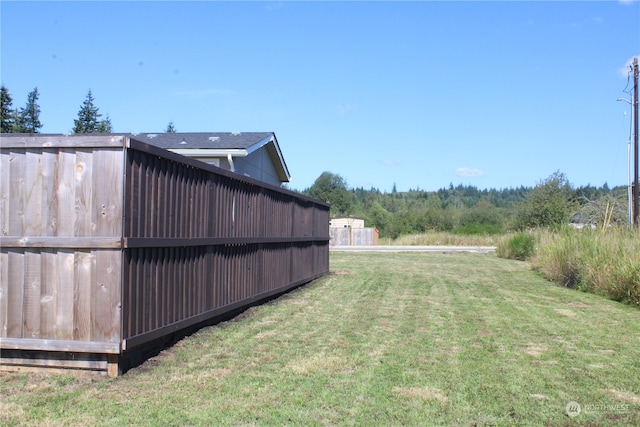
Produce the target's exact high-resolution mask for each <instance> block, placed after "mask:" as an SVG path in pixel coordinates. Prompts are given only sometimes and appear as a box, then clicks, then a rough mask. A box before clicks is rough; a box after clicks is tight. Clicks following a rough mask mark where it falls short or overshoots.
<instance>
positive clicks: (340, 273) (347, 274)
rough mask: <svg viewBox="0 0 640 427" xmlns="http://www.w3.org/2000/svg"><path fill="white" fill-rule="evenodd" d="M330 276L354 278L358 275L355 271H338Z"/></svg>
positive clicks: (332, 272)
mask: <svg viewBox="0 0 640 427" xmlns="http://www.w3.org/2000/svg"><path fill="white" fill-rule="evenodd" d="M329 275H331V276H346V277H352V276H355V275H356V273H354V272H353V271H346V270H338V271H331V272H330V273H329Z"/></svg>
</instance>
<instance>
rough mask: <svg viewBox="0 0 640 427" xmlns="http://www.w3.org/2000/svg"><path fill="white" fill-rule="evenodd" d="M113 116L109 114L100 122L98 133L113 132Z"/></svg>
mask: <svg viewBox="0 0 640 427" xmlns="http://www.w3.org/2000/svg"><path fill="white" fill-rule="evenodd" d="M111 130H112V128H111V117H109V114H107V117H106V118H105V119H104V120H102V121H101V122H100V123H98V126H97V128H96V133H111Z"/></svg>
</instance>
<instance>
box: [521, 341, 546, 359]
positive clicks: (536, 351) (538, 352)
mask: <svg viewBox="0 0 640 427" xmlns="http://www.w3.org/2000/svg"><path fill="white" fill-rule="evenodd" d="M548 350H549V348H548V347H547V346H546V345H544V344H531V343H529V344H527V348H526V349H525V350H524V352H525V353H526V354H528V355H529V356H534V357H540V356H542V355H543V354H545V353H546V352H547V351H548Z"/></svg>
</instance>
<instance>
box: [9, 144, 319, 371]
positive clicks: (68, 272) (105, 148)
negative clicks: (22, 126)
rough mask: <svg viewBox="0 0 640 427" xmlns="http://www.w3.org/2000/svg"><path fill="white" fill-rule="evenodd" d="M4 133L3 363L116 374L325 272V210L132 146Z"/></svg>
mask: <svg viewBox="0 0 640 427" xmlns="http://www.w3.org/2000/svg"><path fill="white" fill-rule="evenodd" d="M134 138H135V137H127V136H118V135H106V136H87V135H77V136H24V135H22V136H3V137H2V140H1V145H0V147H1V157H0V227H1V230H0V231H1V234H0V246H1V248H0V261H1V263H0V322H1V324H2V330H1V331H0V350H2V351H1V353H0V362H1V363H2V368H3V369H12V370H17V369H29V368H33V367H42V366H47V367H61V368H68V367H71V368H79V369H90V370H102V371H106V372H108V373H109V374H110V375H116V374H117V373H118V371H119V369H120V362H121V361H122V360H123V358H124V357H127V355H128V354H130V353H131V352H133V351H136V350H139V349H140V348H144V346H145V345H147V344H148V343H150V342H152V341H154V340H157V339H160V338H162V337H163V336H167V335H169V334H172V333H174V332H176V331H180V330H184V329H185V328H188V327H192V326H194V325H197V324H199V323H201V322H205V321H207V320H209V319H212V318H215V317H217V316H220V315H223V314H225V313H228V312H230V311H233V310H236V309H238V308H241V307H244V306H247V305H249V304H252V303H255V302H258V301H262V300H264V299H265V298H268V297H270V296H273V295H277V294H279V293H282V292H284V291H287V290H289V289H291V288H293V287H295V286H298V285H300V284H303V283H306V282H308V281H311V280H313V279H315V278H317V277H320V276H322V275H324V274H326V273H327V272H328V271H329V255H328V253H329V251H328V248H329V207H328V205H326V204H325V203H323V202H320V201H318V200H314V199H311V198H308V197H305V196H303V195H300V194H297V193H294V192H291V191H287V190H283V189H280V188H278V187H274V186H271V185H268V184H265V183H262V182H259V181H257V180H254V179H251V178H247V177H242V176H239V175H237V174H234V173H231V172H227V171H225V170H222V169H219V168H216V167H214V166H209V165H206V164H204V163H201V162H198V161H195V160H191V159H188V158H186V157H182V156H179V155H176V154H173V153H170V152H168V151H166V150H162V149H159V148H157V147H153V146H149V145H146V144H144V143H142V142H139V141H136V140H135V139H134Z"/></svg>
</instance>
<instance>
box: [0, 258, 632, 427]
mask: <svg viewBox="0 0 640 427" xmlns="http://www.w3.org/2000/svg"><path fill="white" fill-rule="evenodd" d="M331 271H332V274H331V275H329V276H326V277H324V278H322V279H320V280H317V281H315V282H313V283H311V284H309V285H307V286H304V287H302V288H300V289H298V290H296V291H294V292H291V293H290V294H287V295H285V296H283V297H281V298H279V299H277V300H274V301H273V302H270V303H268V304H265V305H262V306H260V307H255V308H252V309H250V310H248V311H247V312H245V313H244V314H242V315H241V316H239V317H238V318H237V319H234V320H232V321H229V322H225V323H222V324H219V325H216V326H213V327H210V328H206V329H203V330H201V331H200V332H198V333H196V334H194V335H193V336H191V337H188V338H186V339H184V340H182V341H181V342H179V343H178V344H177V345H175V346H173V347H172V348H170V349H167V350H166V351H164V352H163V353H161V354H160V355H159V356H157V357H155V358H154V359H152V360H150V361H148V362H147V363H145V364H144V365H142V366H141V367H139V368H136V369H134V370H132V371H130V372H128V373H127V374H126V375H124V376H122V377H119V378H116V379H100V380H96V379H86V378H78V377H72V376H59V375H41V374H39V375H34V374H1V375H2V380H3V381H2V382H1V383H0V391H1V392H2V396H3V398H2V399H3V400H2V401H1V403H0V422H2V424H3V425H5V424H6V425H34V424H50V425H87V424H95V425H363V426H364V425H367V426H368V425H465V426H467V425H469V426H470V425H475V426H478V425H579V424H589V423H590V424H591V425H620V426H627V425H640V380H638V378H640V362H639V361H640V310H638V309H636V308H633V307H630V306H626V305H623V304H619V303H615V302H612V301H609V300H606V299H604V298H601V297H598V296H596V295H592V294H587V293H582V292H578V291H574V290H569V289H565V288H562V287H558V286H555V285H553V284H551V283H549V282H547V281H545V280H543V279H542V278H540V277H539V276H538V275H536V274H535V273H534V272H532V271H531V269H530V267H529V265H528V264H526V263H522V262H516V261H509V260H504V259H499V258H497V257H495V255H493V254H484V255H481V254H439V253H396V254H394V253H384V254H370V253H337V252H336V253H332V254H331ZM569 402H577V403H579V404H580V405H581V408H582V410H581V413H580V414H578V415H577V416H576V417H574V418H571V417H569V416H568V415H567V412H566V405H567V404H568V403H569ZM572 415H575V413H572Z"/></svg>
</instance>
